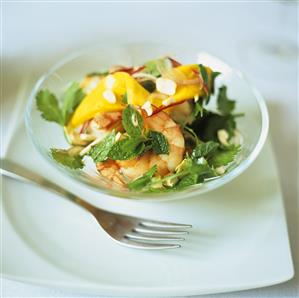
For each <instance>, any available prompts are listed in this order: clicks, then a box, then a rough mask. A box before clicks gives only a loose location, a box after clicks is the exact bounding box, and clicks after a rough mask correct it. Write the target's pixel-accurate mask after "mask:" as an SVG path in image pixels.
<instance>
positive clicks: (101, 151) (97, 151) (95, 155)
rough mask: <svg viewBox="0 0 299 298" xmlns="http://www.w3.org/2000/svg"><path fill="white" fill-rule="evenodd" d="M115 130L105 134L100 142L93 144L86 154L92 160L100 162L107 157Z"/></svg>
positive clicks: (113, 139) (113, 140)
mask: <svg viewBox="0 0 299 298" xmlns="http://www.w3.org/2000/svg"><path fill="white" fill-rule="evenodd" d="M115 136H116V134H115V131H113V132H112V133H110V134H109V135H107V136H106V137H105V138H104V139H103V140H102V141H101V142H100V143H98V144H96V145H95V146H93V147H92V148H91V149H90V151H89V152H88V155H89V156H90V157H91V158H92V159H93V160H94V162H101V161H104V160H106V159H107V158H108V155H109V152H110V150H111V148H112V146H113V144H114V142H115Z"/></svg>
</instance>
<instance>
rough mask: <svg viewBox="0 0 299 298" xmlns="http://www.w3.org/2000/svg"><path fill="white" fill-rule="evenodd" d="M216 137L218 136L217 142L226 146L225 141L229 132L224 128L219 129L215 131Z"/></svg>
mask: <svg viewBox="0 0 299 298" xmlns="http://www.w3.org/2000/svg"><path fill="white" fill-rule="evenodd" d="M217 137H218V140H219V142H220V143H221V144H222V145H225V146H228V142H227V141H228V138H229V134H228V132H227V131H226V130H225V129H219V130H218V131H217Z"/></svg>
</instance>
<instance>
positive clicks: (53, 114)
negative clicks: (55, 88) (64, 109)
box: [36, 90, 64, 125]
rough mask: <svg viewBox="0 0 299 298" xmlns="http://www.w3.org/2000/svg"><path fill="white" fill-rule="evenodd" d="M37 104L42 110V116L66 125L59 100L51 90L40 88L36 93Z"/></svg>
mask: <svg viewBox="0 0 299 298" xmlns="http://www.w3.org/2000/svg"><path fill="white" fill-rule="evenodd" d="M36 105H37V108H38V110H39V111H40V112H42V114H41V116H42V117H43V118H44V119H46V120H48V121H53V122H56V123H58V124H60V125H64V121H63V116H62V114H61V111H60V108H59V104H58V100H57V98H56V96H55V95H54V94H53V93H51V92H50V91H49V90H40V91H39V92H38V94H37V95H36Z"/></svg>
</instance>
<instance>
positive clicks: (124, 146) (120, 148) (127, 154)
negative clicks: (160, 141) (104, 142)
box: [108, 137, 145, 160]
mask: <svg viewBox="0 0 299 298" xmlns="http://www.w3.org/2000/svg"><path fill="white" fill-rule="evenodd" d="M144 148H145V145H144V139H143V138H140V137H139V138H130V137H128V138H126V139H123V140H120V141H118V142H116V143H114V145H113V146H112V148H111V149H110V151H109V153H108V157H109V158H111V159H113V160H127V159H133V158H135V157H136V156H138V155H140V154H141V153H142V152H143V151H144Z"/></svg>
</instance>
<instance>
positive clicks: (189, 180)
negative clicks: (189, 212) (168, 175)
mask: <svg viewBox="0 0 299 298" xmlns="http://www.w3.org/2000/svg"><path fill="white" fill-rule="evenodd" d="M197 179H198V175H197V174H196V173H191V174H189V175H186V176H184V177H183V178H182V179H181V180H180V181H179V182H178V183H177V184H176V186H175V188H176V189H183V188H186V187H187V186H190V185H194V184H196V183H197Z"/></svg>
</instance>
